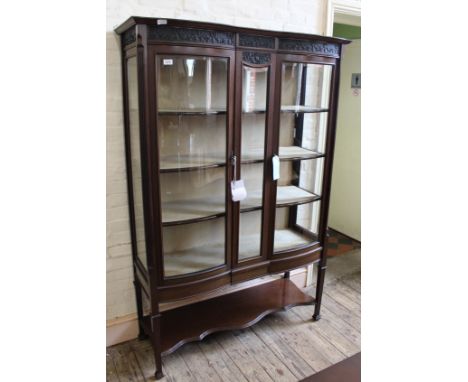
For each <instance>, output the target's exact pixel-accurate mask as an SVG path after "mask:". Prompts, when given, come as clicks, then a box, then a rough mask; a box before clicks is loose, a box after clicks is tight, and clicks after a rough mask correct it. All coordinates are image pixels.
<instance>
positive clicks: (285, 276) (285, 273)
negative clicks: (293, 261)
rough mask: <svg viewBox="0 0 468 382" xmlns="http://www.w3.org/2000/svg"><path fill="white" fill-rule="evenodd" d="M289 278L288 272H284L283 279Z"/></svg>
mask: <svg viewBox="0 0 468 382" xmlns="http://www.w3.org/2000/svg"><path fill="white" fill-rule="evenodd" d="M290 276H291V274H290V273H289V271H286V272H284V278H285V279H289V277H290Z"/></svg>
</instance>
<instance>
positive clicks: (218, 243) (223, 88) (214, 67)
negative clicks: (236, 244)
mask: <svg viewBox="0 0 468 382" xmlns="http://www.w3.org/2000/svg"><path fill="white" fill-rule="evenodd" d="M156 70H157V73H156V78H157V100H158V101H157V102H158V105H157V112H158V116H157V118H158V141H159V157H160V158H159V159H160V162H159V164H160V174H159V181H160V186H161V212H162V222H163V250H164V276H165V277H171V276H180V275H186V274H191V273H194V272H200V271H204V270H207V269H211V268H215V267H218V266H222V265H223V264H225V263H226V256H225V215H226V200H225V199H226V139H227V134H226V132H227V118H226V115H227V114H226V112H227V110H226V107H227V85H228V59H227V58H217V57H203V56H188V55H157V56H156Z"/></svg>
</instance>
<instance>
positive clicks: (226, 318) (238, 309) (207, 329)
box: [144, 278, 315, 355]
mask: <svg viewBox="0 0 468 382" xmlns="http://www.w3.org/2000/svg"><path fill="white" fill-rule="evenodd" d="M314 303H315V299H314V298H313V297H312V296H309V295H307V294H305V293H303V292H302V291H301V290H300V289H299V288H298V287H297V286H296V285H295V284H294V283H293V282H292V281H291V280H289V279H284V278H282V279H277V280H274V281H271V282H268V283H265V284H261V285H256V286H252V287H250V288H247V289H243V290H240V291H237V292H233V293H229V294H226V295H221V296H218V297H214V298H212V299H208V300H204V301H200V302H197V303H193V304H189V305H184V306H181V307H178V308H175V309H172V310H169V311H165V312H162V313H161V331H160V333H161V351H162V355H167V354H170V353H172V352H174V351H175V350H177V349H178V348H179V347H181V346H182V345H184V344H186V343H188V342H194V341H201V340H203V338H205V337H206V336H208V335H209V334H212V333H215V332H220V331H228V330H236V329H243V328H247V327H249V326H252V325H254V324H256V323H257V322H259V321H260V320H261V319H262V318H264V317H265V316H267V315H269V314H272V313H275V312H278V311H281V310H285V309H289V308H292V307H294V306H298V305H312V304H314ZM188 319H189V320H190V325H187V320H188ZM144 327H145V331H146V334H147V335H149V336H151V335H152V330H151V320H150V316H145V317H144Z"/></svg>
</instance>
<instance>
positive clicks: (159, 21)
mask: <svg viewBox="0 0 468 382" xmlns="http://www.w3.org/2000/svg"><path fill="white" fill-rule="evenodd" d="M156 24H158V25H166V24H167V20H164V19H159V20H157V21H156Z"/></svg>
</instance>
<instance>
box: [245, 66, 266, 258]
mask: <svg viewBox="0 0 468 382" xmlns="http://www.w3.org/2000/svg"><path fill="white" fill-rule="evenodd" d="M268 70H269V69H268V68H250V67H247V66H243V68H242V119H241V130H242V131H241V137H242V140H241V179H243V180H244V183H245V187H246V189H247V198H246V199H244V200H242V201H241V202H240V208H241V217H240V223H239V224H240V226H239V259H240V260H243V259H247V258H249V257H256V256H260V244H261V230H262V213H261V208H262V207H263V169H264V167H263V166H264V163H263V161H264V158H265V129H266V109H267V91H268ZM253 208H254V209H257V211H253V212H245V211H251V209H253Z"/></svg>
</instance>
